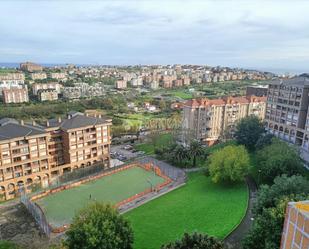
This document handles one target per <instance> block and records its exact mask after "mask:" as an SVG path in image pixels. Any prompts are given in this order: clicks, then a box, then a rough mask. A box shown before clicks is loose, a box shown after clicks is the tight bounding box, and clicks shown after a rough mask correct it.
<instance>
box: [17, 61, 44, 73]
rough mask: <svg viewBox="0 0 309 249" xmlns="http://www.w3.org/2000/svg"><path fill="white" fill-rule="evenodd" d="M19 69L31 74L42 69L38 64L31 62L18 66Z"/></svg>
mask: <svg viewBox="0 0 309 249" xmlns="http://www.w3.org/2000/svg"><path fill="white" fill-rule="evenodd" d="M20 69H21V70H23V71H26V72H29V73H33V72H41V71H42V70H43V67H42V66H41V65H39V64H35V63H32V62H25V63H21V64H20Z"/></svg>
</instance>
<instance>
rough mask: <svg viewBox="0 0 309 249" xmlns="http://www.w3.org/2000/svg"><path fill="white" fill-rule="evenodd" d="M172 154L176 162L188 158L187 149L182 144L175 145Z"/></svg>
mask: <svg viewBox="0 0 309 249" xmlns="http://www.w3.org/2000/svg"><path fill="white" fill-rule="evenodd" d="M173 154H174V157H175V159H176V160H177V161H178V162H181V161H183V160H186V159H188V158H189V152H188V150H187V149H186V148H185V147H184V146H182V145H177V146H176V148H175V149H174V151H173Z"/></svg>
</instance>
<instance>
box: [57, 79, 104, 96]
mask: <svg viewBox="0 0 309 249" xmlns="http://www.w3.org/2000/svg"><path fill="white" fill-rule="evenodd" d="M104 94H105V90H104V87H103V86H102V85H100V84H94V85H93V86H90V85H88V84H87V83H75V84H74V87H64V88H63V97H64V98H67V99H78V98H84V97H96V96H102V95H104Z"/></svg>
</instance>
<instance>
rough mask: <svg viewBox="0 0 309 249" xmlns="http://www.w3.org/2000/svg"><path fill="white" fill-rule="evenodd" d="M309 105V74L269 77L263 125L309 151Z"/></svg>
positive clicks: (276, 134) (278, 135)
mask: <svg viewBox="0 0 309 249" xmlns="http://www.w3.org/2000/svg"><path fill="white" fill-rule="evenodd" d="M308 108H309V78H306V77H295V78H292V79H287V80H280V79H279V80H275V81H272V82H270V84H269V88H268V93H267V106H266V115H265V126H266V129H267V130H268V131H269V132H270V133H272V134H274V135H275V136H277V137H279V138H281V139H283V140H285V141H287V142H290V143H293V144H296V145H298V146H301V148H302V149H304V150H305V151H309V112H308ZM305 160H306V159H305Z"/></svg>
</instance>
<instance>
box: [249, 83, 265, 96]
mask: <svg viewBox="0 0 309 249" xmlns="http://www.w3.org/2000/svg"><path fill="white" fill-rule="evenodd" d="M267 91H268V86H264V85H252V86H247V89H246V95H255V96H258V97H262V96H267Z"/></svg>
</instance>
